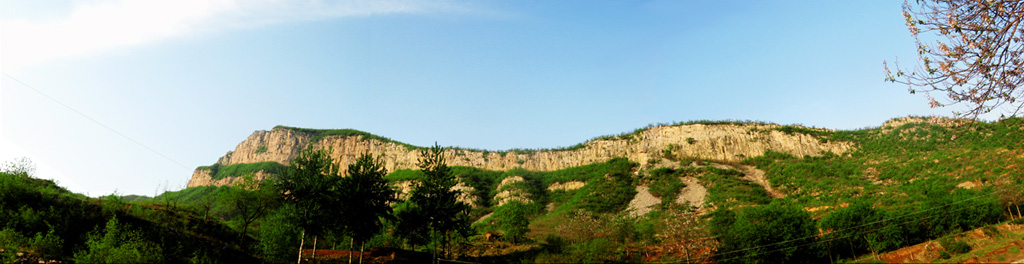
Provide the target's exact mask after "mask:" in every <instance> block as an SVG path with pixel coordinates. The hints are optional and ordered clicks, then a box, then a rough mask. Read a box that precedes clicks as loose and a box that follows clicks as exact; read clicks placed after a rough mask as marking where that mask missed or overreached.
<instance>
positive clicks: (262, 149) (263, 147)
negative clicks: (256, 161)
mask: <svg viewBox="0 0 1024 264" xmlns="http://www.w3.org/2000/svg"><path fill="white" fill-rule="evenodd" d="M263 152H267V145H260V146H259V147H257V148H256V153H263Z"/></svg>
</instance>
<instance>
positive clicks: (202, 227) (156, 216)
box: [0, 173, 257, 263]
mask: <svg viewBox="0 0 1024 264" xmlns="http://www.w3.org/2000/svg"><path fill="white" fill-rule="evenodd" d="M0 196H2V197H0V198H2V199H0V229H3V231H4V232H3V233H4V234H5V235H2V236H3V237H2V238H0V244H3V245H0V247H4V246H6V247H8V250H7V251H6V253H4V254H13V252H15V251H17V250H15V249H14V248H21V250H22V251H26V252H29V253H30V255H31V256H33V257H36V256H38V257H42V258H45V259H55V260H65V261H67V260H70V259H71V258H72V257H73V256H74V255H75V254H77V253H81V252H82V251H84V250H87V249H88V248H89V247H88V246H87V245H86V241H87V240H88V239H89V237H90V234H101V233H102V231H101V230H104V229H103V227H104V225H105V223H107V222H108V221H109V220H111V219H112V218H115V217H116V218H117V219H118V222H120V223H121V225H123V228H124V229H125V230H135V231H137V232H139V234H141V237H142V239H143V240H144V241H146V243H153V244H154V245H157V246H158V247H160V248H161V249H162V252H163V257H162V259H163V261H166V262H169V263H180V262H188V261H189V260H190V259H192V258H194V257H198V258H200V259H206V260H209V261H217V262H239V261H241V262H253V261H257V260H256V259H255V258H253V257H251V256H250V255H248V254H247V253H244V252H243V251H242V250H240V249H238V248H237V245H233V242H235V241H236V239H237V238H238V234H237V233H235V232H234V231H233V230H231V229H230V228H227V227H225V226H223V225H222V224H220V223H219V222H216V221H206V220H203V219H201V218H198V217H197V216H195V215H194V214H193V213H191V212H189V211H187V210H182V209H180V208H175V207H168V206H167V205H166V204H160V203H144V202H143V203H128V202H125V201H124V200H122V199H120V197H116V196H108V197H104V198H99V199H97V198H88V197H84V196H82V195H80V194H74V193H71V192H68V191H67V190H65V189H63V188H61V187H59V186H57V185H56V184H54V183H53V182H52V181H49V180H40V179H34V178H31V177H28V176H26V175H18V174H11V173H0ZM48 233H52V234H53V235H54V237H52V238H51V237H49V236H48V235H46V234H48ZM33 237H38V238H36V239H33ZM40 238H42V239H40ZM214 249H216V250H214ZM4 254H0V257H11V256H8V255H4ZM8 260H10V259H8Z"/></svg>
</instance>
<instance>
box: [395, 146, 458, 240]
mask: <svg viewBox="0 0 1024 264" xmlns="http://www.w3.org/2000/svg"><path fill="white" fill-rule="evenodd" d="M444 150H445V149H444V148H441V146H439V145H437V144H436V143H435V144H434V146H433V147H431V148H429V149H424V150H423V151H421V152H420V159H419V163H418V164H417V165H419V167H420V171H421V172H422V173H423V178H422V180H421V181H420V182H418V183H417V184H416V186H415V188H413V190H412V191H411V192H410V195H409V203H408V204H407V207H406V208H405V209H404V210H403V211H402V212H401V213H400V214H399V219H400V220H399V227H398V229H399V230H400V231H401V232H402V233H403V234H404V235H405V236H406V237H407V238H409V239H410V240H414V241H415V240H419V239H422V234H419V235H418V234H416V233H415V232H418V231H424V230H430V231H431V232H432V233H433V235H431V236H429V237H430V238H432V239H434V240H435V241H436V239H437V238H441V239H442V241H441V244H443V245H445V246H446V247H445V250H444V253H445V255H447V253H448V248H449V245H450V242H451V236H452V235H457V236H463V237H465V236H467V235H468V231H469V205H467V204H465V203H463V202H461V201H459V200H458V198H459V196H461V195H462V191H460V190H456V189H453V187H455V185H456V184H458V179H456V178H455V175H454V174H452V171H451V168H448V165H447V164H446V163H445V159H444ZM436 245H437V244H435V246H436ZM435 252H436V251H435Z"/></svg>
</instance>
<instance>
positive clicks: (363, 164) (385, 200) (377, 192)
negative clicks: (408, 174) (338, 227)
mask: <svg viewBox="0 0 1024 264" xmlns="http://www.w3.org/2000/svg"><path fill="white" fill-rule="evenodd" d="M387 174H388V170H387V169H385V168H384V161H383V158H382V156H378V157H376V158H374V157H373V156H372V155H370V154H369V153H364V154H362V155H361V156H359V158H358V159H357V160H356V163H355V164H352V165H349V166H348V177H344V178H342V179H341V190H343V191H344V192H345V196H344V197H345V200H347V201H348V203H349V204H348V206H347V209H348V210H349V212H351V214H350V215H348V216H347V217H346V218H344V219H345V226H346V228H347V229H348V230H349V234H351V235H352V239H353V240H354V241H355V242H356V243H359V244H360V246H359V263H362V262H363V254H362V253H363V247H362V245H363V244H364V243H365V242H366V241H367V240H369V239H370V238H372V237H373V236H374V235H377V234H378V233H380V231H381V229H382V228H383V227H384V222H383V221H384V220H385V219H393V216H392V215H391V213H392V209H391V204H392V203H394V202H397V201H398V198H397V197H396V196H395V190H392V189H391V186H389V185H388V181H387V180H385V179H384V176H385V175H387Z"/></svg>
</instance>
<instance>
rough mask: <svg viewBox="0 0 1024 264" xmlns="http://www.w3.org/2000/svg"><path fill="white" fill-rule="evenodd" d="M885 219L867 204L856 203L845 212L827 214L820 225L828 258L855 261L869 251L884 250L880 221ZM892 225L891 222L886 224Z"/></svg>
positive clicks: (865, 202) (845, 209)
mask: <svg viewBox="0 0 1024 264" xmlns="http://www.w3.org/2000/svg"><path fill="white" fill-rule="evenodd" d="M884 217H885V214H884V213H883V212H880V211H878V210H876V209H875V208H873V207H872V205H871V203H869V202H867V201H855V202H853V203H851V204H850V205H849V206H848V207H846V208H841V209H837V210H835V211H833V212H832V213H829V214H828V215H826V216H825V217H824V218H822V219H821V221H820V223H819V225H820V226H821V229H822V230H823V231H824V233H823V234H822V240H824V241H828V242H827V243H826V244H825V246H826V247H827V248H826V249H827V250H828V253H829V257H832V258H833V259H841V258H848V257H854V256H857V255H860V254H862V253H864V252H865V251H867V250H872V251H874V252H876V253H877V250H880V249H884V248H887V247H888V245H887V244H886V240H885V239H884V236H883V235H885V234H886V233H885V232H880V230H882V229H883V227H884V226H882V225H881V222H879V220H882V219H883V218H884ZM889 224H892V222H889Z"/></svg>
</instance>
